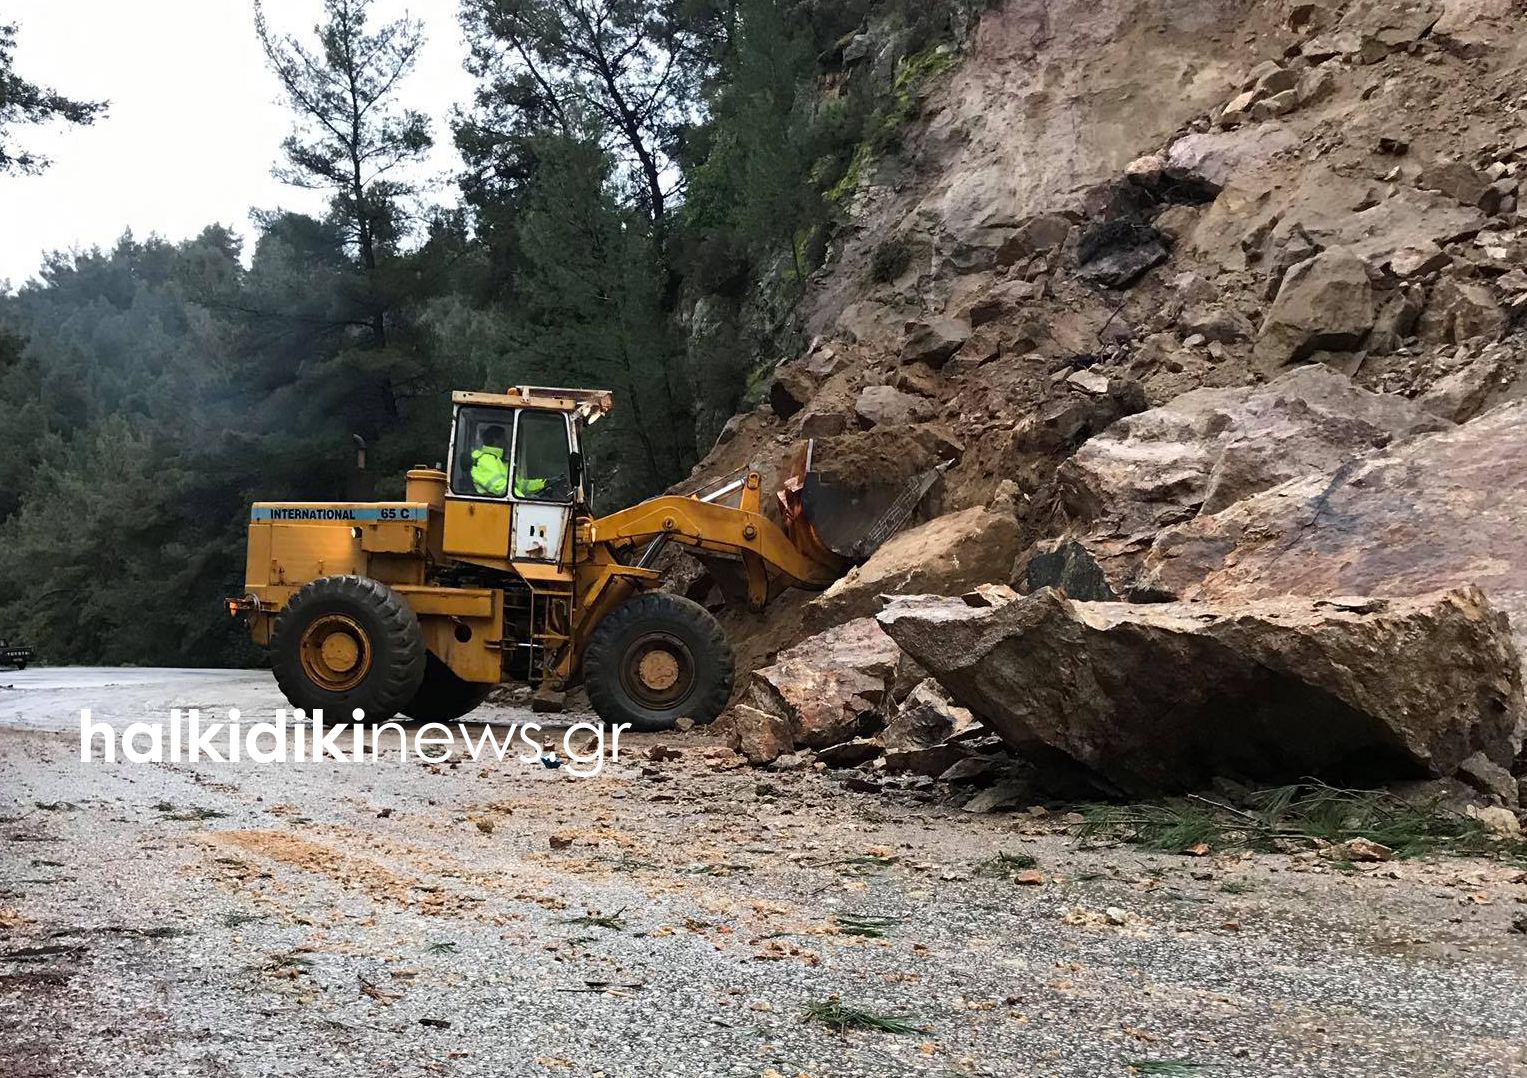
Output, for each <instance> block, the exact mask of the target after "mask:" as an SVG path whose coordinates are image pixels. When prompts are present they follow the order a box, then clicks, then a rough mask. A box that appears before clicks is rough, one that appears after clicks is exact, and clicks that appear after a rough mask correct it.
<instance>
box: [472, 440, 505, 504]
mask: <svg viewBox="0 0 1527 1078" xmlns="http://www.w3.org/2000/svg"><path fill="white" fill-rule="evenodd" d="M472 485H473V486H474V487H476V488H477V493H479V494H486V495H488V496H489V497H493V498H502V497H503V496H504V492H505V491H507V490H508V489H509V465H508V464H506V463H505V462H504V451H503V450H502V449H500V448H499V447H498V446H496V445H485V446H483V447H482V448H481V449H474V450H472Z"/></svg>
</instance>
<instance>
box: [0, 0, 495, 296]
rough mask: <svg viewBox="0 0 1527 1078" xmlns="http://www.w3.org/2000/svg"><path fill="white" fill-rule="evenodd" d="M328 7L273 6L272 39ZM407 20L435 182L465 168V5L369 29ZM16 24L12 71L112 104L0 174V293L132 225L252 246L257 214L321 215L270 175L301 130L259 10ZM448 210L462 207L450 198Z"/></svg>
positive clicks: (379, 15)
mask: <svg viewBox="0 0 1527 1078" xmlns="http://www.w3.org/2000/svg"><path fill="white" fill-rule="evenodd" d="M321 7H322V5H321V3H320V0H266V6H265V10H266V15H267V18H268V19H269V20H270V22H271V24H272V26H273V27H275V28H277V29H281V30H288V31H294V32H300V33H302V34H303V35H307V34H309V33H310V32H311V28H312V26H313V25H314V24H315V23H316V22H317V21H318V17H319V13H320V9H321ZM405 11H407V12H408V13H409V14H411V15H412V16H414V17H415V18H418V19H421V20H422V21H423V22H424V27H425V34H426V36H427V38H428V41H427V43H426V45H425V48H424V52H423V55H422V56H421V58H420V61H419V64H418V67H417V68H416V70H415V72H414V74H413V75H412V77H411V78H410V79H409V80H408V81H407V82H405V83H404V84H403V87H402V97H403V99H404V100H405V101H406V102H407V103H408V104H409V105H410V106H411V107H413V108H417V109H420V110H422V111H425V112H427V113H429V114H430V115H431V116H432V117H433V118H434V120H435V130H434V134H435V142H436V149H435V153H434V155H433V158H432V159H431V161H430V162H429V166H428V170H427V173H426V175H425V176H424V177H421V178H425V179H436V178H438V179H441V180H444V179H446V178H447V177H448V175H449V174H450V173H451V172H453V171H454V170H455V169H456V167H457V166H458V165H459V159H458V158H457V157H456V154H455V151H454V150H453V149H452V148H451V146H450V141H451V140H450V132H449V130H448V129H447V127H446V125H445V121H446V117H447V115H448V114H449V112H450V109H451V106H452V105H455V104H457V103H459V102H465V101H466V100H467V98H468V97H469V96H470V94H471V91H472V80H471V77H470V76H469V75H467V74H466V72H465V71H463V70H462V68H461V63H462V60H463V58H464V57H465V55H466V47H465V46H464V45H463V44H462V40H461V30H460V28H459V26H458V25H457V22H456V3H455V0H415V2H414V3H413V4H412V5H409V4H407V3H405V2H404V0H376V3H375V5H374V6H373V8H372V15H371V18H372V25H373V26H374V25H376V24H377V23H380V22H382V21H384V20H385V19H390V18H395V17H397V16H398V15H401V14H402V13H404V12H405ZM0 17H3V19H4V21H6V22H15V23H18V24H19V29H18V33H17V48H16V70H17V73H18V74H20V75H22V76H23V77H25V78H28V79H30V80H32V81H33V82H40V83H42V84H44V85H46V86H51V87H53V88H55V89H57V90H59V91H61V92H63V93H65V94H67V95H69V96H71V97H77V98H89V99H99V98H106V99H109V100H110V101H111V110H110V113H109V115H107V116H106V117H105V118H104V119H100V120H97V121H96V123H95V125H94V126H93V127H81V128H69V129H65V128H62V127H50V128H45V129H43V128H39V129H18V130H17V131H16V134H17V135H18V136H19V141H21V142H22V143H23V144H24V145H26V146H27V147H28V148H29V149H36V150H39V151H41V152H43V153H45V154H46V155H47V156H49V157H51V158H52V159H53V167H52V168H50V169H48V171H46V172H44V173H42V174H41V175H40V176H31V177H14V176H8V177H0V281H4V280H6V279H9V281H10V284H11V286H12V287H17V286H19V285H21V284H22V283H23V282H25V281H26V280H27V279H28V278H29V277H31V276H32V275H33V274H34V273H35V272H36V270H37V268H38V266H39V265H40V264H41V262H42V255H43V252H45V251H50V250H60V249H63V250H67V249H69V248H73V247H86V248H88V247H91V246H102V247H106V246H109V245H110V244H111V243H113V242H114V241H115V240H116V238H117V237H118V236H120V235H121V234H122V232H123V231H124V230H125V229H127V228H131V229H132V231H133V234H134V235H135V236H137V237H138V238H139V239H144V238H147V237H148V236H149V235H150V234H151V233H158V234H159V235H161V236H163V237H165V238H166V239H170V240H179V239H184V238H185V237H187V236H193V235H195V234H196V233H198V232H200V231H201V230H202V229H203V228H204V227H206V226H207V225H209V224H212V223H213V222H220V223H222V224H225V225H229V226H232V227H233V228H235V229H236V230H238V231H239V232H241V233H242V234H244V235H245V236H246V237H248V236H249V211H250V209H251V208H252V207H259V208H262V209H271V208H275V207H277V206H283V207H287V208H291V209H299V210H309V211H314V210H319V209H321V208H322V206H323V203H324V197H323V196H322V195H319V194H314V193H312V192H306V191H299V190H296V189H294V188H291V187H287V186H285V185H283V184H281V183H279V182H277V181H276V180H275V179H273V178H272V177H271V175H270V169H271V165H272V164H273V163H274V162H275V160H276V158H277V156H278V153H279V149H280V143H281V140H282V139H283V138H284V137H285V136H286V134H287V133H288V131H289V130H290V127H291V121H290V115H289V113H287V111H286V110H285V109H284V108H283V107H282V106H281V104H280V103H279V91H278V89H277V86H276V81H275V78H274V77H273V76H272V75H271V74H270V72H268V71H267V70H266V68H265V63H264V55H263V53H262V52H261V51H260V46H259V42H258V41H257V39H256V38H255V33H254V13H253V5H252V3H251V0H136V2H132V0H5V3H4V8H3V10H0ZM436 197H437V199H438V200H440V201H451V200H452V199H453V194H452V192H451V191H450V190H449V189H443V190H441V191H440V192H438V194H437V196H436Z"/></svg>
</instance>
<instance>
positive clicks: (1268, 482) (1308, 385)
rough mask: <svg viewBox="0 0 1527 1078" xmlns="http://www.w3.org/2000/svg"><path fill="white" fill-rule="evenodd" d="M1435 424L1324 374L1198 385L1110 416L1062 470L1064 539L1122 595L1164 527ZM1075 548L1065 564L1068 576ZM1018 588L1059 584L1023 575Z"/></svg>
mask: <svg viewBox="0 0 1527 1078" xmlns="http://www.w3.org/2000/svg"><path fill="white" fill-rule="evenodd" d="M1446 426H1448V424H1447V422H1446V421H1445V420H1443V419H1440V418H1439V417H1437V416H1435V415H1433V414H1431V413H1430V412H1428V411H1426V410H1425V409H1424V408H1422V407H1421V406H1420V405H1418V404H1416V403H1414V402H1412V401H1408V400H1406V399H1405V398H1403V397H1398V396H1393V395H1389V394H1381V393H1370V392H1368V391H1366V390H1363V389H1359V388H1358V387H1357V386H1355V385H1353V384H1352V382H1351V381H1350V380H1349V379H1347V378H1346V377H1345V376H1343V375H1341V374H1339V373H1337V372H1336V371H1333V370H1331V369H1330V368H1328V367H1324V366H1320V365H1316V366H1310V367H1300V368H1298V369H1296V370H1292V371H1289V372H1287V373H1286V374H1284V375H1283V376H1282V377H1281V378H1278V379H1277V380H1275V381H1273V382H1270V383H1268V384H1267V385H1265V386H1260V387H1255V388H1232V389H1197V390H1193V391H1192V392H1190V393H1184V394H1183V395H1182V396H1180V397H1177V398H1176V399H1174V400H1172V401H1171V402H1169V403H1167V404H1165V405H1162V406H1161V407H1159V408H1152V409H1150V410H1149V411H1145V412H1141V413H1139V414H1138V415H1133V416H1129V417H1127V418H1124V419H1121V420H1119V421H1118V422H1117V423H1115V424H1114V425H1113V426H1111V427H1109V428H1108V429H1107V430H1105V431H1104V432H1103V433H1102V434H1099V435H1097V436H1095V437H1094V438H1092V440H1090V441H1089V442H1087V443H1086V444H1085V445H1083V446H1082V447H1081V449H1079V450H1077V452H1076V454H1075V455H1074V456H1073V457H1072V458H1071V459H1070V460H1068V461H1066V462H1065V463H1064V464H1062V465H1061V467H1060V469H1059V471H1058V473H1057V480H1056V487H1057V492H1056V499H1057V501H1058V502H1059V506H1058V508H1059V511H1060V512H1061V514H1062V515H1063V516H1064V517H1065V518H1066V519H1069V520H1070V521H1072V522H1073V526H1072V532H1073V534H1072V535H1071V536H1070V537H1068V538H1069V539H1070V540H1074V542H1075V543H1076V544H1079V545H1080V546H1081V547H1082V548H1084V549H1085V550H1086V552H1087V553H1089V554H1090V555H1091V557H1092V559H1093V560H1095V561H1096V563H1097V568H1098V569H1099V570H1101V574H1102V577H1103V578H1104V579H1105V580H1106V582H1107V585H1108V589H1109V590H1110V591H1111V592H1112V593H1113V594H1114V595H1120V596H1123V595H1127V594H1128V593H1129V591H1130V588H1131V585H1132V583H1133V577H1134V574H1135V570H1136V569H1137V567H1138V566H1139V563H1140V560H1141V559H1142V558H1143V557H1144V555H1145V553H1146V551H1147V550H1149V548H1150V545H1151V543H1152V542H1153V541H1154V540H1155V538H1156V536H1157V534H1158V533H1159V532H1160V531H1161V530H1162V529H1163V528H1167V527H1171V526H1173V525H1177V524H1182V523H1184V522H1186V521H1189V520H1192V519H1194V518H1196V517H1200V516H1212V515H1213V514H1215V513H1218V512H1221V511H1223V510H1224V509H1225V508H1226V507H1228V506H1230V505H1233V504H1234V503H1236V502H1238V501H1240V500H1241V499H1243V498H1247V497H1250V496H1252V495H1254V494H1257V493H1258V492H1260V491H1264V490H1268V489H1269V488H1272V487H1275V486H1277V485H1278V484H1280V483H1283V482H1286V481H1288V480H1290V479H1294V478H1298V477H1300V476H1304V475H1309V474H1310V473H1312V472H1324V471H1327V470H1329V469H1334V468H1336V467H1338V466H1340V465H1341V464H1342V463H1344V462H1345V461H1347V460H1349V459H1350V458H1351V457H1353V456H1354V455H1356V454H1361V453H1365V452H1368V451H1370V450H1373V449H1376V448H1381V447H1383V446H1385V445H1388V444H1389V443H1390V442H1392V441H1393V440H1395V439H1397V438H1403V437H1408V436H1410V435H1413V434H1416V433H1419V432H1426V431H1436V430H1441V429H1444V428H1445V427H1446ZM1075 553H1076V552H1075V551H1069V552H1068V554H1067V557H1066V558H1065V559H1064V568H1066V570H1067V571H1068V572H1074V571H1075V570H1076V569H1077V564H1076V562H1077V559H1076V557H1075V556H1074V555H1075ZM1055 565H1056V568H1060V567H1062V563H1061V562H1056V563H1055ZM1091 572H1093V570H1090V569H1089V570H1086V573H1089V574H1090V573H1091ZM1084 575H1085V574H1084ZM1029 583H1030V585H1031V586H1036V585H1037V586H1042V585H1044V584H1052V583H1060V581H1059V580H1052V579H1045V578H1044V577H1039V578H1034V577H1032V575H1031V578H1030V580H1029ZM1100 594H1101V593H1099V592H1097V591H1094V592H1093V593H1090V594H1088V595H1083V596H1078V597H1081V598H1091V597H1100Z"/></svg>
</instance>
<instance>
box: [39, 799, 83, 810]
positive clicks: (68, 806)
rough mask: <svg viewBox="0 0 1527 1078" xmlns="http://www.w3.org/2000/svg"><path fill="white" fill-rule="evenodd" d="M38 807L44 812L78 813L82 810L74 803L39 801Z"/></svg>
mask: <svg viewBox="0 0 1527 1078" xmlns="http://www.w3.org/2000/svg"><path fill="white" fill-rule="evenodd" d="M36 805H37V807H38V808H40V809H42V810H43V811H44V812H78V811H79V809H80V807H79V806H78V805H76V804H75V803H74V802H73V801H38V802H36Z"/></svg>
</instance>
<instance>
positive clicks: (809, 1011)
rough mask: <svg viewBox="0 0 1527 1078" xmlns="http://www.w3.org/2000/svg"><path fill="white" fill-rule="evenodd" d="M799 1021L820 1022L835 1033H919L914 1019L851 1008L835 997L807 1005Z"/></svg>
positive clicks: (902, 1015) (906, 1016)
mask: <svg viewBox="0 0 1527 1078" xmlns="http://www.w3.org/2000/svg"><path fill="white" fill-rule="evenodd" d="M801 1020H802V1021H813V1022H820V1023H821V1024H822V1025H824V1026H826V1027H827V1028H828V1029H831V1030H833V1031H834V1032H836V1033H847V1032H848V1031H849V1030H851V1029H870V1030H878V1031H880V1032H882V1033H917V1032H920V1030H919V1027H918V1026H917V1025H916V1024H915V1022H916V1019H913V1018H911V1017H910V1016H908V1015H904V1014H880V1013H877V1012H875V1011H870V1010H865V1009H864V1008H863V1007H851V1006H848V1005H847V1004H845V1003H844V1002H843V1001H842V1000H840V999H839V998H838V997H837V996H828V997H827V998H826V999H825V1000H822V1001H820V1002H816V1003H809V1004H807V1005H806V1013H805V1014H803V1015H802V1016H801Z"/></svg>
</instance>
